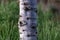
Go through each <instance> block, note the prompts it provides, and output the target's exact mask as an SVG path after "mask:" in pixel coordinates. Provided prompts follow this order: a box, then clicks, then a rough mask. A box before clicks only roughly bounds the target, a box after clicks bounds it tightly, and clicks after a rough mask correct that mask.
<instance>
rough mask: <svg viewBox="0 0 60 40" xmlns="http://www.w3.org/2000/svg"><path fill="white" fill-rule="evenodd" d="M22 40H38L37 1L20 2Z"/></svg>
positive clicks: (19, 24) (22, 0)
mask: <svg viewBox="0 0 60 40" xmlns="http://www.w3.org/2000/svg"><path fill="white" fill-rule="evenodd" d="M19 1H20V3H19V7H20V13H19V15H20V17H19V22H18V27H19V35H20V40H37V0H19Z"/></svg>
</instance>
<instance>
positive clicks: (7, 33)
mask: <svg viewBox="0 0 60 40" xmlns="http://www.w3.org/2000/svg"><path fill="white" fill-rule="evenodd" d="M18 17H19V6H18V4H17V3H16V2H11V3H10V4H7V5H6V6H4V5H3V3H2V4H0V40H19V32H18ZM53 17H54V16H53V14H52V12H50V11H48V12H45V13H43V11H42V10H41V6H40V5H39V6H38V27H37V30H38V40H60V23H59V22H58V21H54V20H53Z"/></svg>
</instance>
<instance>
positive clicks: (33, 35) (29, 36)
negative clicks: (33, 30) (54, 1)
mask: <svg viewBox="0 0 60 40" xmlns="http://www.w3.org/2000/svg"><path fill="white" fill-rule="evenodd" d="M32 36H35V35H27V37H32Z"/></svg>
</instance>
